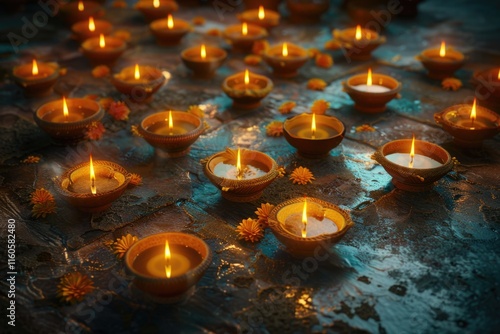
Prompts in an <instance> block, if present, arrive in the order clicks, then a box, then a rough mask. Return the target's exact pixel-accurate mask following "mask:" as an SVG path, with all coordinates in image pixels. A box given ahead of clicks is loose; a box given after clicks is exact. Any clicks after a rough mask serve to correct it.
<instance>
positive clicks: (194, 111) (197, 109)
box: [187, 106, 205, 118]
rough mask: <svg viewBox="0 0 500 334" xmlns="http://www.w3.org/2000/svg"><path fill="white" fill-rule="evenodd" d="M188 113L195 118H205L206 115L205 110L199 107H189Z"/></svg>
mask: <svg viewBox="0 0 500 334" xmlns="http://www.w3.org/2000/svg"><path fill="white" fill-rule="evenodd" d="M187 112H188V113H190V114H193V115H195V116H198V117H199V118H204V117H205V113H204V112H203V110H201V108H200V107H199V106H189V108H188V110H187Z"/></svg>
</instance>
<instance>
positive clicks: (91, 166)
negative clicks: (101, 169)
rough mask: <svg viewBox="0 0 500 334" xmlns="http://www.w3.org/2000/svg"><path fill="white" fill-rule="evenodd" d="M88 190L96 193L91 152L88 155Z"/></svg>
mask: <svg viewBox="0 0 500 334" xmlns="http://www.w3.org/2000/svg"><path fill="white" fill-rule="evenodd" d="M90 191H91V192H92V195H95V194H97V188H96V186H95V172H94V162H93V161H92V154H91V155H90Z"/></svg>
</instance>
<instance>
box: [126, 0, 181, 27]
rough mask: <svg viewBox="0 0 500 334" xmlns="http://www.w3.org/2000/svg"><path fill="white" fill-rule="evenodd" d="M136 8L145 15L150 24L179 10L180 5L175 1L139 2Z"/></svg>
mask: <svg viewBox="0 0 500 334" xmlns="http://www.w3.org/2000/svg"><path fill="white" fill-rule="evenodd" d="M135 8H136V9H137V10H139V11H140V12H141V13H142V14H143V15H144V17H145V18H146V20H147V21H148V22H151V21H154V20H159V19H162V18H164V17H166V16H167V15H169V14H172V13H173V12H175V11H176V10H177V9H179V5H177V2H175V1H174V0H139V1H138V2H137V3H136V4H135Z"/></svg>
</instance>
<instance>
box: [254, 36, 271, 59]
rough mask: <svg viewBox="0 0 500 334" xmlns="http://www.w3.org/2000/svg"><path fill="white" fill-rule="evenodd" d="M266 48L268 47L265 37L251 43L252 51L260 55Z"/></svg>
mask: <svg viewBox="0 0 500 334" xmlns="http://www.w3.org/2000/svg"><path fill="white" fill-rule="evenodd" d="M267 49H269V42H268V41H266V40H265V39H262V40H258V41H255V42H254V43H253V45H252V53H253V54H256V55H261V54H262V53H264V51H266V50H267Z"/></svg>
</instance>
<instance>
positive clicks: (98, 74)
mask: <svg viewBox="0 0 500 334" xmlns="http://www.w3.org/2000/svg"><path fill="white" fill-rule="evenodd" d="M109 73H111V70H110V69H109V67H107V66H106V65H99V66H96V67H94V68H93V69H92V76H93V77H94V78H104V77H107V76H108V75H109Z"/></svg>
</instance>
